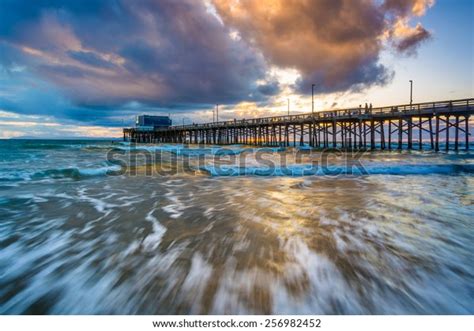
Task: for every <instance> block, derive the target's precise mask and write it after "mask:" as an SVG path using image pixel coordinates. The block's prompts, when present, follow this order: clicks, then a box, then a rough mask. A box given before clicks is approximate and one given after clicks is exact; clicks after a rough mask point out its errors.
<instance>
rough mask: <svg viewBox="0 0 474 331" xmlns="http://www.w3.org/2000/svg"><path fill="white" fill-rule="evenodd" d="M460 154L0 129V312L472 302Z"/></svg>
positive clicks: (387, 308) (418, 310) (465, 180)
mask: <svg viewBox="0 0 474 331" xmlns="http://www.w3.org/2000/svg"><path fill="white" fill-rule="evenodd" d="M110 151H112V154H113V155H112V159H111V157H110V155H111V154H109V159H107V157H106V154H107V152H109V153H111V152H110ZM157 152H159V153H160V154H159V158H157V157H156V153H157ZM358 161H360V164H359V163H358ZM125 165H126V166H125ZM352 165H353V166H352ZM360 165H362V167H361V166H360ZM473 166H474V162H473V154H472V152H469V153H466V152H462V153H459V154H442V153H439V154H436V153H432V152H397V151H393V152H373V153H367V154H364V155H363V156H362V158H360V159H359V156H358V155H351V157H348V155H347V153H342V152H339V153H335V154H334V153H332V154H329V155H326V156H324V155H322V154H321V152H318V151H309V150H308V149H307V148H303V149H302V151H299V152H298V151H297V150H294V149H288V150H285V149H283V148H276V147H268V148H255V147H246V146H226V147H224V148H220V147H218V146H206V147H194V146H183V145H159V146H154V145H143V146H130V145H126V144H119V143H114V144H112V143H109V142H92V141H82V142H80V141H76V142H74V141H56V142H54V141H0V313H3V314H17V313H33V314H72V313H76V314H190V313H193V314H200V313H218V314H230V313H232V314H240V313H246V314H256V313H273V314H284V313H296V314H399V313H407V314H472V313H474V263H473V261H474V253H473V244H472V243H473V242H474V225H473V224H474V223H473V219H474V217H473V216H474V176H473V172H474V168H473Z"/></svg>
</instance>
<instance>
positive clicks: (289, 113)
mask: <svg viewBox="0 0 474 331" xmlns="http://www.w3.org/2000/svg"><path fill="white" fill-rule="evenodd" d="M288 116H290V98H288Z"/></svg>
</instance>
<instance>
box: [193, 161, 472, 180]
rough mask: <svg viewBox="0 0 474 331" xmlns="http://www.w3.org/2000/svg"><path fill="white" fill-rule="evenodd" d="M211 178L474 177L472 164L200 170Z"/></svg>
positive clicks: (233, 166)
mask: <svg viewBox="0 0 474 331" xmlns="http://www.w3.org/2000/svg"><path fill="white" fill-rule="evenodd" d="M201 170H203V171H205V172H207V173H208V174H209V175H211V176H215V177H219V176H227V177H233V176H234V177H235V176H264V177H304V176H339V175H341V176H350V175H353V176H367V175H393V176H408V175H457V174H461V173H468V174H472V173H474V165H471V164H399V165H368V166H364V167H355V166H354V167H351V166H347V167H346V166H329V167H319V166H317V165H311V164H293V165H287V166H283V167H282V166H276V167H270V166H267V167H265V166H263V167H259V166H257V167H240V166H235V165H207V166H204V167H202V168H201Z"/></svg>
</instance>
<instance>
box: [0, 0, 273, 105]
mask: <svg viewBox="0 0 474 331" xmlns="http://www.w3.org/2000/svg"><path fill="white" fill-rule="evenodd" d="M1 7H2V11H1V14H0V22H1V23H0V39H1V40H2V42H3V43H4V47H9V48H10V52H14V51H16V52H17V53H18V54H22V56H23V58H24V59H23V60H25V55H26V61H24V64H26V65H27V66H28V67H29V69H30V70H31V71H32V72H33V73H34V74H36V75H38V76H39V77H42V78H46V79H47V80H48V81H50V82H53V83H54V84H55V85H56V86H57V87H58V88H59V89H61V90H62V91H63V93H65V94H66V95H67V96H68V97H69V98H71V99H72V100H73V101H74V102H75V103H76V104H81V105H96V104H104V105H107V106H109V107H114V106H119V105H122V104H123V103H126V102H128V101H132V100H133V101H139V102H142V103H146V104H149V105H156V106H161V105H164V104H167V105H173V104H174V103H198V104H206V103H209V104H213V103H215V102H219V103H233V102H238V101H240V100H258V99H261V98H263V97H264V96H263V95H262V94H261V93H259V91H258V89H257V85H256V83H255V82H256V81H257V80H259V79H263V78H265V72H266V68H265V62H264V60H263V58H262V57H261V56H260V55H259V54H258V53H257V52H255V51H254V50H253V49H251V48H250V47H249V46H248V45H247V44H246V43H245V42H243V41H237V40H233V39H232V38H231V37H230V35H229V31H228V30H227V28H226V27H225V26H223V25H222V24H221V23H219V21H218V20H217V19H216V17H214V16H212V15H211V14H210V13H209V12H208V10H207V8H206V6H205V5H204V3H203V2H200V1H193V0H180V1H172V0H167V1H152V0H141V1H120V0H116V1H107V0H104V1H90V0H89V1H87V0H86V1H41V0H40V1H21V0H19V1H18V0H17V1H8V0H2V1H1ZM13 27H14V28H13ZM3 65H11V63H9V64H8V63H6V62H3Z"/></svg>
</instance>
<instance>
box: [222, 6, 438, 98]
mask: <svg viewBox="0 0 474 331" xmlns="http://www.w3.org/2000/svg"><path fill="white" fill-rule="evenodd" d="M213 3H214V5H215V7H216V9H217V12H218V14H219V15H220V17H222V20H223V21H224V23H225V24H226V25H229V26H231V27H233V28H234V29H235V30H236V31H238V33H239V34H240V36H241V37H242V38H243V39H244V40H247V41H249V42H250V43H251V44H253V45H254V47H256V48H258V49H260V50H261V51H262V52H263V54H264V55H265V57H266V58H267V59H268V60H269V61H270V62H271V63H273V64H274V65H276V66H279V67H286V68H296V69H297V70H298V71H299V72H300V73H301V75H302V79H301V81H300V82H299V85H300V86H299V87H300V90H302V91H303V92H308V91H310V89H311V84H312V83H316V84H317V89H318V90H319V91H323V92H332V91H342V90H347V89H350V88H355V89H357V88H360V87H366V86H370V85H373V84H384V83H386V82H387V80H388V79H390V72H388V70H387V69H386V68H385V67H384V66H383V65H381V64H380V63H379V54H380V51H381V49H382V47H383V38H384V36H388V37H389V38H397V41H396V48H397V49H398V50H400V51H403V52H408V51H409V50H411V49H412V48H414V47H416V46H417V44H418V43H419V42H421V41H423V40H426V39H427V37H428V36H429V33H428V32H427V31H426V30H425V29H423V28H422V27H421V25H418V26H417V27H416V28H415V29H413V31H410V33H409V34H406V35H404V36H401V35H397V36H395V32H394V31H392V30H393V29H394V27H395V25H396V24H397V22H399V20H403V22H407V21H408V20H409V19H410V18H411V17H413V16H420V15H422V14H423V13H424V12H425V10H426V9H427V7H429V6H430V5H432V4H433V1H427V0H387V1H385V2H383V3H382V4H380V2H379V1H370V0H360V1H354V0H318V1H313V0H274V1H270V2H269V1H237V0H234V1H229V0H214V1H213Z"/></svg>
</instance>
